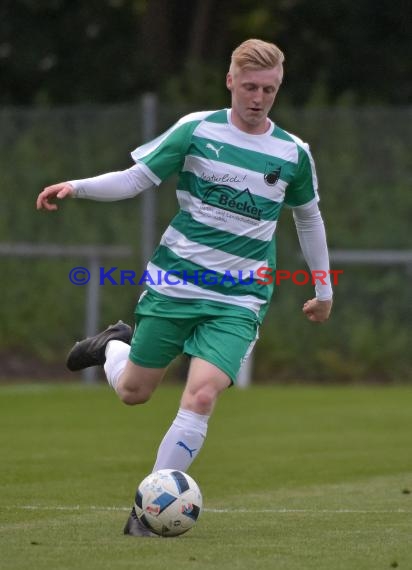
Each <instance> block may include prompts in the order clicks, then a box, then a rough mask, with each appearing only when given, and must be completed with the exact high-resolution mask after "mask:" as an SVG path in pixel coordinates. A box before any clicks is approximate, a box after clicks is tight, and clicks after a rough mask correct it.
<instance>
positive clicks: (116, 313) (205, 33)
mask: <svg viewBox="0 0 412 570" xmlns="http://www.w3.org/2000/svg"><path fill="white" fill-rule="evenodd" d="M408 16H412V8H411V4H407V3H406V2H405V3H402V2H399V3H395V4H394V3H393V2H389V1H387V0H383V1H382V2H380V4H379V9H377V7H376V3H374V2H372V1H370V0H363V1H362V0H360V1H359V2H356V3H354V2H352V1H351V0H337V1H332V2H330V1H326V0H314V1H312V2H307V1H303V0H281V1H276V2H275V1H274V0H273V1H270V0H262V1H261V2H260V3H259V5H258V6H256V3H255V2H252V1H246V0H241V1H237V2H236V1H234V2H233V1H231V2H229V1H220V2H217V1H211V0H209V1H207V0H204V1H203V2H202V1H193V2H185V1H183V2H182V1H180V2H179V1H168V0H163V1H160V0H153V1H144V0H134V1H131V0H124V1H122V0H101V1H99V2H97V1H91V2H87V3H85V2H80V1H70V2H69V1H68V0H48V1H46V0H45V1H40V0H39V1H36V2H35V1H22V0H20V1H15V2H11V1H9V2H7V1H3V2H2V3H1V4H0V83H1V90H0V105H1V108H0V148H1V152H0V181H1V193H0V243H1V242H3V243H13V244H16V243H22V242H24V243H36V244H44V243H52V244H61V245H73V244H79V245H85V244H86V245H89V244H101V245H129V246H131V247H132V255H131V257H130V258H125V259H116V258H108V259H105V260H104V263H103V264H102V265H104V266H105V267H111V266H118V267H119V268H123V269H129V270H135V271H136V272H139V271H141V269H142V248H141V235H142V232H141V224H142V213H141V208H142V197H138V198H136V199H134V200H131V201H130V200H127V201H124V202H117V203H111V204H107V203H97V202H87V201H84V202H83V201H82V202H78V201H70V202H68V203H64V204H62V207H61V208H60V209H59V211H58V212H57V213H53V214H47V213H44V212H37V211H36V210H35V207H34V202H35V199H36V196H37V194H38V193H39V192H40V191H41V189H42V188H43V187H44V186H46V185H49V184H52V183H54V182H58V181H60V180H67V179H75V178H82V177H87V176H92V175H95V174H98V173H101V172H107V171H110V170H121V169H123V168H127V167H128V166H130V165H131V159H130V151H131V150H132V149H133V148H135V147H136V146H137V145H139V144H141V143H142V142H143V141H144V131H143V126H142V122H143V114H142V104H141V101H142V97H143V95H144V94H145V93H149V92H150V93H154V94H156V97H157V101H158V104H157V111H156V114H155V119H156V123H155V129H156V133H158V132H161V131H163V130H165V129H166V128H168V127H169V126H170V125H171V124H172V123H173V122H174V121H175V120H176V119H177V118H178V117H180V116H181V115H183V114H185V113H187V112H190V111H193V110H203V109H212V108H219V107H223V106H228V105H229V104H230V100H229V94H228V93H227V92H226V89H225V82H224V80H225V73H226V71H227V67H228V61H229V58H230V54H231V51H232V50H233V48H234V47H235V46H236V45H237V44H238V43H240V42H241V41H243V40H244V39H247V38H248V37H260V38H262V39H266V40H269V41H273V42H275V43H277V44H278V45H279V46H280V47H281V48H282V49H283V50H284V52H285V55H286V65H285V69H286V78H285V84H284V86H283V87H282V90H281V92H280V94H279V96H278V99H277V101H276V103H275V106H274V108H273V111H272V115H271V116H272V118H273V120H275V121H276V122H278V123H279V124H280V126H281V127H282V128H284V129H286V130H288V131H291V132H293V133H295V134H297V135H298V136H299V137H301V138H302V139H304V140H305V141H307V142H309V143H310V145H311V149H312V152H313V154H314V157H315V160H316V165H317V170H318V177H319V182H320V195H321V209H322V213H323V216H324V219H325V221H326V225H327V233H328V242H329V246H330V248H331V251H334V250H336V249H350V250H365V249H367V250H391V251H398V250H399V251H405V250H406V251H411V250H412V245H411V232H410V228H411V220H412V192H411V180H412V165H411V152H410V144H411V143H410V141H411V134H412V128H411V125H412V121H411V119H412V107H411V106H410V102H411V96H412V81H411V77H412V69H411V68H412V53H411V51H412V50H411V39H410V34H409V32H408V30H407V21H408ZM176 208H177V203H176V199H175V196H174V187H173V180H171V181H169V182H168V183H167V184H164V185H163V186H162V187H161V189H160V190H159V191H157V214H156V227H155V233H156V236H157V237H159V236H160V235H161V233H162V231H164V229H165V228H166V226H167V224H168V221H169V219H170V218H171V216H172V215H174V213H175V212H176ZM278 252H279V261H278V267H279V268H281V269H290V270H294V269H299V268H300V269H302V268H305V266H304V262H303V261H302V259H301V258H300V256H299V245H298V241H297V237H296V232H295V229H294V226H293V222H292V220H291V214H290V212H288V211H284V213H283V215H282V217H281V221H280V224H279V228H278ZM77 265H85V262H84V260H83V259H81V258H79V257H77V256H73V257H71V258H67V259H61V258H57V259H45V258H26V257H24V258H23V257H21V258H20V257H1V256H0V298H1V303H0V378H7V379H10V378H11V377H15V378H19V377H20V378H26V379H27V378H31V377H32V378H45V377H50V378H53V379H56V378H63V377H65V376H66V371H65V369H64V356H65V353H66V352H67V349H68V347H70V346H71V344H72V342H73V340H74V339H76V338H79V337H81V336H83V332H84V310H85V309H84V307H85V297H86V288H85V287H75V286H74V285H72V284H71V283H70V281H69V279H68V273H69V270H70V269H71V268H72V267H74V266H77ZM332 265H333V267H334V268H336V269H343V270H344V274H343V276H341V278H340V280H339V284H338V285H337V286H336V287H335V304H334V311H333V315H332V318H331V320H330V321H329V322H328V323H326V324H324V325H322V326H316V325H313V324H312V323H309V322H307V321H306V320H305V319H304V318H303V316H302V314H301V306H302V304H303V302H304V301H305V300H306V299H307V298H309V297H310V296H311V295H312V288H311V287H310V286H308V287H307V286H304V287H297V286H296V285H294V284H293V283H292V282H286V281H285V282H283V283H282V284H281V286H280V287H279V288H278V290H277V291H276V292H275V296H274V299H273V302H272V305H271V309H270V311H269V314H268V316H267V317H266V321H265V323H264V325H263V327H262V330H261V339H260V341H259V343H258V344H257V346H256V349H255V358H254V369H253V380H254V381H256V382H275V381H278V382H280V381H282V382H283V381H289V382H291V381H314V382H322V383H337V382H344V383H354V382H386V383H393V382H411V381H412V358H411V345H412V333H411V322H412V295H411V281H412V268H411V265H410V264H409V265H408V264H407V263H404V264H395V263H391V262H389V263H388V264H382V265H374V264H351V263H348V264H345V265H339V263H338V262H336V263H333V258H332ZM100 293H101V310H100V314H99V324H100V326H106V325H107V323H108V322H112V321H114V320H117V319H118V318H122V319H123V320H125V321H129V322H130V321H131V317H132V312H133V309H134V305H135V303H136V299H137V296H138V294H139V290H138V288H137V287H133V286H131V285H130V286H127V285H126V286H123V287H120V286H117V287H116V286H111V285H106V286H104V287H101V291H100ZM184 368H185V363H184V362H183V363H182V365H181V366H180V365H178V366H175V367H174V368H173V370H172V375H173V376H175V377H176V378H180V377H182V374H183V371H184Z"/></svg>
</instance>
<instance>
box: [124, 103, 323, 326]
mask: <svg viewBox="0 0 412 570" xmlns="http://www.w3.org/2000/svg"><path fill="white" fill-rule="evenodd" d="M132 157H133V159H134V160H135V161H136V162H138V163H140V164H141V165H142V167H143V169H144V172H145V174H146V175H147V176H148V177H149V178H150V179H151V180H152V181H153V183H154V184H156V185H159V184H160V183H161V182H162V181H163V180H165V179H166V178H168V177H169V176H170V175H172V174H176V173H177V174H178V175H179V177H178V182H177V198H178V202H179V207H180V210H179V212H178V214H177V215H176V216H175V217H174V218H173V220H172V221H171V223H170V225H169V227H168V228H167V229H166V231H165V233H164V234H163V236H162V239H161V241H160V245H159V246H158V248H157V249H156V251H155V253H154V255H153V257H152V259H151V261H150V262H149V264H148V267H147V270H148V273H150V275H151V276H153V275H157V276H159V275H164V274H165V272H169V275H170V278H169V279H167V280H165V279H160V280H157V281H156V282H154V281H155V279H153V281H149V282H147V285H148V287H149V288H150V290H152V291H155V292H157V293H160V294H161V295H165V296H167V297H168V298H170V299H176V300H179V299H180V300H186V301H187V300H190V301H191V300H193V301H195V300H198V301H207V302H208V303H211V304H217V305H219V306H220V307H223V305H222V303H223V304H224V306H225V307H226V308H227V306H228V305H229V306H231V307H232V308H233V309H235V308H242V309H247V310H248V311H252V312H253V313H254V314H255V315H256V316H257V317H258V319H259V321H261V320H262V319H263V316H264V314H265V312H266V310H267V307H268V302H269V300H270V298H271V296H272V293H273V284H270V285H268V284H264V283H262V273H259V274H258V273H257V272H258V271H259V269H260V271H262V268H270V269H271V270H272V271H274V270H275V267H276V249H275V230H276V224H277V220H278V218H279V214H280V211H281V209H282V207H283V205H284V204H286V205H289V206H291V207H293V206H300V205H302V204H306V203H308V202H310V201H312V200H314V199H317V179H316V172H315V167H314V162H313V159H312V156H311V154H310V151H309V147H308V145H306V144H305V143H303V142H302V141H301V140H300V139H299V138H297V137H296V136H294V135H291V134H289V133H288V132H286V131H284V130H282V129H281V128H279V127H278V126H277V125H275V124H274V123H271V126H270V128H269V130H268V131H267V132H266V133H264V134H261V135H250V134H247V133H245V132H243V131H241V130H239V129H238V128H236V127H235V126H234V125H233V124H232V123H231V120H230V109H222V110H219V111H205V112H198V113H192V114H190V115H187V116H185V117H183V118H181V119H180V120H179V121H178V122H177V123H176V124H175V125H173V126H172V127H171V128H170V129H169V130H168V131H166V132H165V133H164V134H162V135H160V136H159V137H157V138H156V139H155V140H153V141H151V142H149V143H147V144H144V145H142V146H140V147H139V148H137V149H136V150H135V151H133V152H132ZM172 275H173V279H172V277H171V276H172ZM258 275H260V279H259V277H258ZM259 281H260V282H261V283H259Z"/></svg>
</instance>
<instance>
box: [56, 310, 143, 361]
mask: <svg viewBox="0 0 412 570" xmlns="http://www.w3.org/2000/svg"><path fill="white" fill-rule="evenodd" d="M132 335H133V331H132V328H131V327H130V326H129V325H126V323H124V322H123V321H118V322H117V323H116V324H115V325H110V326H109V327H107V329H106V330H104V331H103V332H101V333H99V334H97V335H95V336H90V337H87V338H85V339H84V340H81V341H80V342H76V344H75V345H74V346H73V348H72V349H71V351H70V352H69V354H68V356H67V360H66V366H67V368H68V369H69V370H71V371H72V372H74V371H76V370H83V368H89V366H103V364H104V363H105V361H106V356H105V350H106V345H107V343H108V342H109V341H110V340H121V341H123V342H125V343H127V344H130V342H131V339H132Z"/></svg>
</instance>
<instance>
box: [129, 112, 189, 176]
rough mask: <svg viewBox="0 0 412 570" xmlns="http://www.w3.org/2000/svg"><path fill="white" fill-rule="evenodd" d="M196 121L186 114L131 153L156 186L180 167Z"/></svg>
mask: <svg viewBox="0 0 412 570" xmlns="http://www.w3.org/2000/svg"><path fill="white" fill-rule="evenodd" d="M197 124H198V121H195V120H193V119H192V117H191V115H187V116H185V117H183V118H182V119H180V120H179V121H178V122H177V123H175V124H174V125H173V126H172V127H170V129H168V130H167V131H165V132H164V133H163V134H161V135H160V136H158V137H157V138H155V139H153V140H152V141H150V142H148V143H146V144H143V145H142V146H139V147H138V148H137V149H135V150H134V151H133V152H132V153H131V155H132V158H133V160H134V161H135V162H136V163H139V164H141V165H142V166H143V169H144V171H145V173H146V175H147V176H148V177H149V178H150V179H151V180H152V181H153V183H154V184H156V185H157V186H158V185H159V184H160V183H161V182H162V181H163V180H165V179H166V178H168V177H169V176H171V175H172V174H176V173H177V172H179V171H180V169H181V168H182V165H183V162H184V159H185V156H186V152H187V149H188V148H189V145H190V139H191V135H192V133H193V131H194V129H195V127H196V126H197Z"/></svg>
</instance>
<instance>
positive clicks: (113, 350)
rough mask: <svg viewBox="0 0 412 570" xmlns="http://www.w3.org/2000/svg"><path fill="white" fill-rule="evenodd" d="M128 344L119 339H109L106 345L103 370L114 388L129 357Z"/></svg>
mask: <svg viewBox="0 0 412 570" xmlns="http://www.w3.org/2000/svg"><path fill="white" fill-rule="evenodd" d="M129 352H130V346H129V345H128V344H127V343H125V342H122V341H121V340H110V341H109V342H108V343H107V346H106V352H105V354H106V362H105V363H104V371H105V373H106V378H107V381H108V383H109V384H110V386H111V387H112V388H113V389H114V390H116V387H117V383H118V381H119V378H120V375H121V374H122V372H123V370H124V369H125V367H126V364H127V361H128V359H129Z"/></svg>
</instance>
